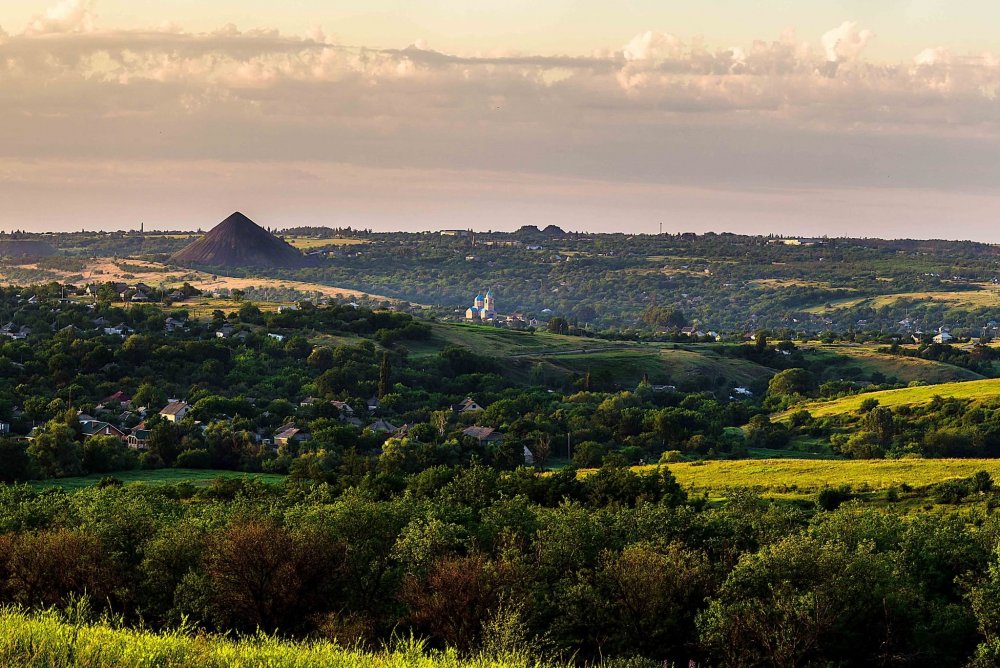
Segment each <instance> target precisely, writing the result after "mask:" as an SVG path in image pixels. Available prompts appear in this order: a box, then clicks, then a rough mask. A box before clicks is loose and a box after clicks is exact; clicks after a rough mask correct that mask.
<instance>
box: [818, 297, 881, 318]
mask: <svg viewBox="0 0 1000 668" xmlns="http://www.w3.org/2000/svg"><path fill="white" fill-rule="evenodd" d="M866 301H868V298H866V297H846V298H844V299H831V300H830V301H829V302H827V303H825V304H819V305H818V306H810V307H809V308H804V309H802V310H803V311H804V312H806V313H812V314H813V315H825V314H827V313H833V312H834V311H838V310H840V309H842V308H851V307H852V306H857V305H859V304H861V303H863V302H866ZM827 304H829V306H827Z"/></svg>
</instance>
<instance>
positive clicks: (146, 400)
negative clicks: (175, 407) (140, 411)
mask: <svg viewBox="0 0 1000 668" xmlns="http://www.w3.org/2000/svg"><path fill="white" fill-rule="evenodd" d="M166 403H167V395H166V394H164V393H163V390H162V389H160V388H159V387H157V386H156V385H154V384H153V383H143V384H142V385H140V386H139V389H138V390H137V391H136V393H135V396H133V397H132V404H133V405H134V406H144V407H146V408H158V407H161V406H163V405H164V404H166Z"/></svg>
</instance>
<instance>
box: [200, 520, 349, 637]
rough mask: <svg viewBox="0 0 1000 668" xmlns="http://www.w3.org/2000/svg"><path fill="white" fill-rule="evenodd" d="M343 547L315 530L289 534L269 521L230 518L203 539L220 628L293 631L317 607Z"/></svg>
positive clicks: (341, 554)
mask: <svg viewBox="0 0 1000 668" xmlns="http://www.w3.org/2000/svg"><path fill="white" fill-rule="evenodd" d="M342 558H343V550H342V549H341V548H340V546H338V545H336V544H335V543H333V542H331V540H330V539H329V538H327V537H325V536H324V535H321V534H318V533H316V532H311V531H309V532H299V533H296V534H293V533H292V532H290V531H289V530H288V529H286V528H284V527H280V526H278V525H277V524H275V523H274V522H273V521H271V520H265V519H260V520H258V519H254V520H246V521H236V522H234V523H233V524H231V525H229V527H227V528H226V529H225V530H223V531H221V532H220V533H218V534H217V535H215V536H213V537H212V538H211V539H210V540H209V544H208V548H207V550H206V555H205V570H206V573H207V574H208V577H209V579H210V581H211V599H212V608H213V613H214V616H215V617H216V619H217V620H218V621H219V622H220V624H222V626H223V628H235V629H242V630H248V631H256V630H258V629H261V630H266V631H273V630H275V629H276V628H278V627H281V628H284V629H289V628H291V629H294V628H296V627H299V626H301V625H302V624H303V622H304V621H305V617H306V615H308V614H310V613H313V612H315V611H316V610H317V609H319V607H320V605H321V603H322V601H323V599H324V597H325V596H328V595H329V594H330V587H331V586H332V585H333V583H334V580H335V577H336V576H337V575H338V574H339V573H338V571H339V566H340V564H341V562H342Z"/></svg>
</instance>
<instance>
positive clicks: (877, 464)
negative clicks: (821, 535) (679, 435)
mask: <svg viewBox="0 0 1000 668" xmlns="http://www.w3.org/2000/svg"><path fill="white" fill-rule="evenodd" d="M646 468H652V467H646ZM669 468H670V472H671V473H673V474H674V476H675V477H676V478H677V480H678V482H680V483H681V485H683V486H684V487H685V488H686V489H689V490H691V491H694V492H695V493H703V492H708V494H709V496H713V497H714V496H725V495H726V493H727V492H729V491H730V490H732V489H736V488H743V487H745V488H751V489H754V490H757V491H759V492H762V493H772V494H779V495H784V496H788V497H808V496H813V495H815V494H816V493H817V492H818V491H819V490H821V489H822V488H824V487H827V486H831V487H835V486H839V485H845V484H846V485H851V486H852V487H853V488H855V489H857V488H859V487H861V486H863V485H868V486H869V488H870V489H871V490H872V491H879V490H885V489H888V488H890V487H898V486H900V485H902V484H904V483H905V484H907V485H910V486H911V487H914V488H919V487H926V486H928V485H934V484H936V483H939V482H942V481H944V480H948V479H951V478H967V477H969V476H971V475H972V474H974V473H976V472H977V471H988V472H989V473H990V475H992V476H993V477H994V478H996V479H1000V460H998V459H880V460H816V459H813V460H810V459H780V460H779V459H763V460H761V459H744V460H737V461H706V462H691V463H681V464H670V465H669Z"/></svg>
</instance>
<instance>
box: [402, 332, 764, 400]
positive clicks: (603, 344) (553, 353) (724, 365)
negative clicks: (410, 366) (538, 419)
mask: <svg viewBox="0 0 1000 668" xmlns="http://www.w3.org/2000/svg"><path fill="white" fill-rule="evenodd" d="M431 331H432V337H431V339H430V340H428V341H415V342H413V343H412V344H410V343H408V344H407V348H409V349H410V352H411V354H413V355H418V356H419V355H430V354H435V353H437V352H438V351H440V350H441V349H442V348H444V347H445V346H446V345H456V346H461V347H463V348H468V349H469V350H472V351H475V352H477V353H479V354H481V355H486V356H488V357H502V358H508V359H510V360H511V361H512V362H513V363H514V364H516V365H520V366H524V367H525V368H529V367H530V366H531V365H534V364H535V363H539V362H540V363H543V364H544V365H545V366H546V367H547V368H548V369H549V370H551V371H553V372H555V373H561V374H580V375H583V374H585V373H587V372H588V371H590V373H591V376H592V377H593V378H594V380H595V381H597V382H598V383H599V384H605V385H606V384H607V383H609V382H612V381H613V382H615V383H616V384H618V385H619V386H621V387H629V386H633V387H634V386H635V385H638V383H639V381H640V380H641V379H642V376H643V374H649V379H650V381H651V382H653V383H674V384H676V383H683V382H685V381H689V380H693V379H695V378H697V377H707V378H709V379H710V380H712V381H715V379H717V378H719V377H723V378H725V379H726V382H727V383H737V384H741V385H747V384H752V383H753V382H755V381H759V380H766V379H767V378H769V377H770V376H772V375H773V374H774V371H773V370H772V369H769V368H766V367H763V366H760V365H758V364H754V363H753V362H749V361H747V360H742V359H737V358H729V357H723V356H721V355H719V354H718V353H716V352H714V351H712V350H709V349H707V348H705V349H701V350H691V349H687V347H685V348H679V347H675V345H674V344H668V343H635V342H629V341H604V340H601V339H587V338H583V337H578V336H564V335H561V334H550V333H549V332H535V333H530V332H520V331H516V330H509V329H501V328H496V327H486V326H482V325H472V324H465V323H431ZM692 347H695V346H692Z"/></svg>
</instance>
